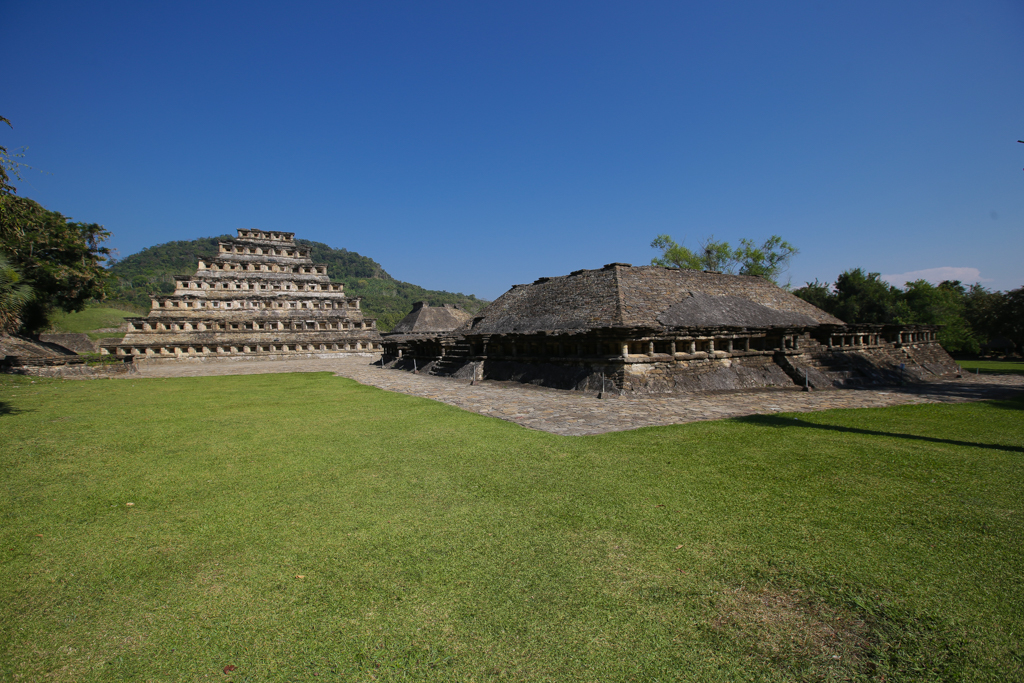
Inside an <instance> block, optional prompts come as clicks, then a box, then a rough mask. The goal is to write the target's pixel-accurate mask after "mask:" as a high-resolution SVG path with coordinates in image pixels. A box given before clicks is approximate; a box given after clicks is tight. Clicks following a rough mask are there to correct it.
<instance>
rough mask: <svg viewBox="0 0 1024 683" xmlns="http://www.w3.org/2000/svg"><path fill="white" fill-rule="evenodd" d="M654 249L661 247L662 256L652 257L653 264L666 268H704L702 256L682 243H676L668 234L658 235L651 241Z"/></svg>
mask: <svg viewBox="0 0 1024 683" xmlns="http://www.w3.org/2000/svg"><path fill="white" fill-rule="evenodd" d="M651 248H652V249H660V250H661V256H656V257H654V258H652V259H651V265H652V266H663V267H665V268H682V269H684V270H703V267H702V265H701V260H700V257H699V256H697V254H695V253H694V252H693V251H691V250H690V249H688V248H686V247H684V246H683V245H681V244H676V242H675V240H673V239H672V238H671V237H669V236H668V235H658V236H657V237H655V238H654V241H653V242H651Z"/></svg>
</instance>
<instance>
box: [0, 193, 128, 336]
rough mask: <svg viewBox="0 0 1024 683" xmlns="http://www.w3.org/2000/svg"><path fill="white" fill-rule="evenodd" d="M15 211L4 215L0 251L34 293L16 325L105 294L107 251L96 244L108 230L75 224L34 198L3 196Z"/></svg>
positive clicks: (35, 326)
mask: <svg viewBox="0 0 1024 683" xmlns="http://www.w3.org/2000/svg"><path fill="white" fill-rule="evenodd" d="M8 200H10V201H13V202H16V203H17V204H18V209H17V210H16V211H14V212H12V213H11V214H9V215H8V216H7V217H6V218H7V220H8V221H10V222H9V224H7V225H6V226H5V228H6V229H5V230H3V231H2V233H0V251H3V252H5V253H6V254H7V257H8V259H9V260H10V262H11V263H13V264H14V266H15V267H16V268H17V270H18V271H20V273H21V275H22V277H23V278H24V282H25V283H26V284H28V285H30V286H31V287H32V289H33V290H34V296H33V297H32V299H31V300H30V301H29V302H27V303H26V304H25V305H24V306H23V308H22V312H21V320H22V329H23V330H24V331H26V332H36V331H38V330H41V329H43V328H45V327H46V325H47V322H48V319H49V317H50V315H51V313H52V312H53V311H55V310H57V309H60V310H64V311H80V310H82V309H84V308H85V304H86V303H87V302H88V301H90V300H92V299H97V300H102V299H103V298H104V297H105V289H104V285H105V283H106V280H107V271H106V270H105V269H104V268H103V262H104V261H105V260H106V257H107V255H108V254H109V253H110V250H109V249H108V248H106V247H104V246H102V242H103V241H104V240H106V239H107V238H108V237H109V236H110V233H109V232H107V231H106V230H105V229H104V228H103V226H101V225H97V224H96V223H81V222H76V221H72V220H71V219H70V218H67V217H66V216H64V215H62V214H60V213H58V212H57V211H48V210H46V209H44V208H43V207H42V206H40V205H39V204H37V203H36V202H34V201H32V200H30V199H25V198H21V197H13V198H12V197H8Z"/></svg>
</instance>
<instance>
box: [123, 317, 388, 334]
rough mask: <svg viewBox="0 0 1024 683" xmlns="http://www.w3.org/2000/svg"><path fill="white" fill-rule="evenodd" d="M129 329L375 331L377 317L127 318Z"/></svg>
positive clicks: (184, 330)
mask: <svg viewBox="0 0 1024 683" xmlns="http://www.w3.org/2000/svg"><path fill="white" fill-rule="evenodd" d="M127 323H128V331H129V332H230V331H236V330H237V331H244V330H253V331H257V330H268V331H277V330H289V331H298V330H375V329H377V321H376V320H372V319H371V320H361V321H359V322H354V321H351V320H288V321H281V320H252V321H244V322H242V321H240V322H232V321H229V320H150V319H149V318H136V319H132V318H128V319H127Z"/></svg>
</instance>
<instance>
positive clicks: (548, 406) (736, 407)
mask: <svg viewBox="0 0 1024 683" xmlns="http://www.w3.org/2000/svg"><path fill="white" fill-rule="evenodd" d="M370 362H371V359H369V358H367V357H347V358H341V359H323V360H321V359H315V360H293V361H266V362H218V363H202V364H190V363H183V364H181V365H173V366H172V365H164V366H155V367H143V368H141V369H140V371H139V374H138V375H135V376H137V377H138V376H141V377H186V376H202V375H237V374H264V373H274V372H323V371H329V372H333V373H335V374H336V375H339V376H341V377H348V378H349V379H353V380H355V381H357V382H359V383H360V384H365V385H368V386H373V387H377V388H379V389H384V390H386V391H395V392H399V393H403V394H410V395H413V396H421V397H423V398H429V399H433V400H435V401H441V402H443V403H448V404H450V405H453V406H457V407H459V408H462V409H464V410H469V411H472V412H474V413H480V414H482V415H490V416H492V417H497V418H500V419H502V420H509V421H511V422H516V423H518V424H521V425H523V426H524V427H529V428H531V429H538V430H542V431H545V432H552V433H554V434H566V435H587V434H601V433H603V432H617V431H623V430H627V429H636V428H637V427H648V426H652V425H669V424H681V423H684V422H696V421H700V420H720V419H723V418H727V417H740V416H743V415H757V414H770V413H777V412H811V411H815V410H828V409H830V408H869V407H879V406H894V405H905V404H910V403H955V402H961V401H980V400H984V399H992V398H1007V397H1010V396H1013V395H1016V394H1018V393H1019V392H1021V391H1024V376H1022V375H980V376H978V375H965V376H964V378H963V379H953V380H945V381H941V382H936V383H933V384H927V385H918V386H913V387H905V388H896V387H888V388H884V389H857V390H852V389H851V390H842V391H815V392H809V393H805V392H802V391H798V390H756V391H741V392H729V393H718V394H690V395H686V396H674V397H669V398H664V397H658V398H654V397H614V398H608V399H598V398H596V397H595V396H594V395H593V394H589V395H586V394H581V393H579V392H571V391H560V390H557V389H545V388H542V387H535V386H531V385H522V384H518V383H511V382H491V381H485V382H479V383H477V385H476V386H470V384H469V381H468V380H458V379H449V378H445V377H431V376H429V375H413V374H411V373H409V372H405V371H402V370H382V369H381V368H380V366H379V365H378V366H376V367H374V366H372V365H371V364H370Z"/></svg>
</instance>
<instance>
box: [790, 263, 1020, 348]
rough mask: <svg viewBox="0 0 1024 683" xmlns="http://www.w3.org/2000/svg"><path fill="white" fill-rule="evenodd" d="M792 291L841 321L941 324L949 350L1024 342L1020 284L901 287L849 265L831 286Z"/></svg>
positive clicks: (942, 340)
mask: <svg viewBox="0 0 1024 683" xmlns="http://www.w3.org/2000/svg"><path fill="white" fill-rule="evenodd" d="M793 293H794V294H796V295H797V296H799V297H800V298H802V299H804V300H805V301H807V302H809V303H811V304H814V305H815V306H817V307H818V308H820V309H822V310H824V311H826V312H828V313H831V314H832V315H834V316H836V317H837V318H839V319H840V320H843V321H845V322H847V323H852V324H856V323H880V324H904V325H906V324H919V325H941V326H942V329H941V330H940V331H939V335H938V337H939V342H940V343H941V344H942V346H943V348H945V349H946V350H947V351H949V352H950V353H968V354H975V353H978V352H980V351H981V350H982V346H983V345H985V344H988V343H990V342H991V341H993V340H995V339H997V338H999V337H1003V338H1006V339H1008V340H1009V341H1011V342H1012V343H1013V344H1014V345H1016V346H1017V347H1018V348H1019V347H1020V346H1021V345H1022V344H1024V323H1022V322H1021V321H1024V288H1021V289H1016V290H1013V291H1012V292H1005V293H1004V292H991V291H989V290H987V289H986V288H985V287H983V286H981V285H979V284H974V285H971V286H970V287H965V286H964V285H963V284H962V283H961V282H959V281H957V280H946V281H944V282H940V283H939V284H938V285H933V284H931V283H930V282H928V281H926V280H915V281H914V282H908V283H906V285H905V286H904V288H902V289H901V288H899V287H896V286H893V285H890V284H889V283H887V282H885V281H884V280H882V279H881V275H880V274H878V273H868V272H865V271H864V270H863V269H861V268H854V269H852V270H848V271H845V272H843V273H841V274H840V275H839V277H838V278H836V281H835V283H833V284H832V285H829V284H827V283H821V282H818V281H817V280H815V281H814V282H809V283H807V284H806V285H805V286H803V287H801V288H799V289H797V290H794V292H793Z"/></svg>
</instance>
